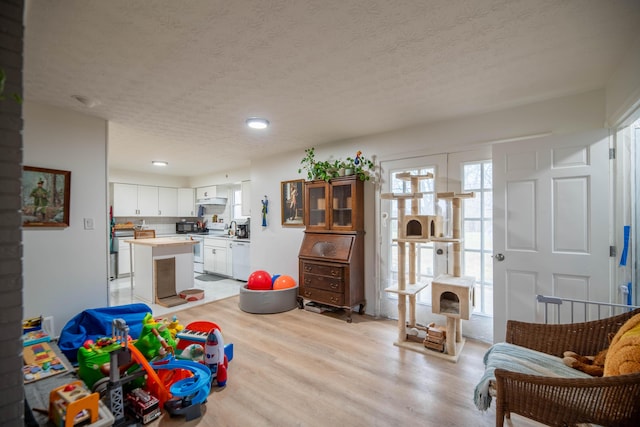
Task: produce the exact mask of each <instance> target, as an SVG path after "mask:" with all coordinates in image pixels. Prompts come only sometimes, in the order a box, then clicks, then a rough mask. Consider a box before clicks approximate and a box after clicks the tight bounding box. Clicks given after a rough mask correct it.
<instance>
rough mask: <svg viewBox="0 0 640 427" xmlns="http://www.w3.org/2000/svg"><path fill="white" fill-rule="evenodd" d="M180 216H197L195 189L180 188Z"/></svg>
mask: <svg viewBox="0 0 640 427" xmlns="http://www.w3.org/2000/svg"><path fill="white" fill-rule="evenodd" d="M178 216H196V200H195V192H194V191H193V188H178Z"/></svg>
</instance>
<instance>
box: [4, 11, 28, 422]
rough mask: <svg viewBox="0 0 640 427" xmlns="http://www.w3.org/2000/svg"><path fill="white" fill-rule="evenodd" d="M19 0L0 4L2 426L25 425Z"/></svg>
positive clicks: (21, 30)
mask: <svg viewBox="0 0 640 427" xmlns="http://www.w3.org/2000/svg"><path fill="white" fill-rule="evenodd" d="M23 10H24V1H22V0H2V1H1V2H0V69H2V70H3V71H4V72H5V74H6V83H5V88H4V93H3V94H2V95H3V99H0V331H2V333H0V425H2V426H22V425H24V421H23V419H24V405H23V402H24V385H23V381H22V369H21V368H22V342H21V335H22V232H21V215H20V205H21V203H20V185H21V177H22V134H21V131H22V105H21V104H20V103H19V102H17V101H16V100H14V99H13V95H14V94H18V95H20V97H21V96H22V65H23V61H22V51H23V34H24V26H23Z"/></svg>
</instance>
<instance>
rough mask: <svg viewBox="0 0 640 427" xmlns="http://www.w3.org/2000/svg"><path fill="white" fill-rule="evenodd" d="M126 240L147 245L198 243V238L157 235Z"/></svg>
mask: <svg viewBox="0 0 640 427" xmlns="http://www.w3.org/2000/svg"><path fill="white" fill-rule="evenodd" d="M125 242H127V243H133V244H135V245H146V246H183V245H195V244H197V243H198V242H197V241H196V240H191V239H183V238H175V237H156V238H155V239H130V240H125Z"/></svg>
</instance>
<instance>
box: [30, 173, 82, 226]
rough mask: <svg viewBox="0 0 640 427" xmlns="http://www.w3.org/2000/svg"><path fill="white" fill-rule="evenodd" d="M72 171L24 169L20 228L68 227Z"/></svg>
mask: <svg viewBox="0 0 640 427" xmlns="http://www.w3.org/2000/svg"><path fill="white" fill-rule="evenodd" d="M70 195H71V172H70V171H63V170H56V169H45V168H37V167H33V166H23V168H22V226H23V227H68V226H69V198H70Z"/></svg>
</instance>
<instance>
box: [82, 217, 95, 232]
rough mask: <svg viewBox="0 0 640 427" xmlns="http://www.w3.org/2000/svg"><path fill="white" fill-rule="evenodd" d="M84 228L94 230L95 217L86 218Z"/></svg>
mask: <svg viewBox="0 0 640 427" xmlns="http://www.w3.org/2000/svg"><path fill="white" fill-rule="evenodd" d="M84 229H85V230H93V218H85V219H84Z"/></svg>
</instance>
